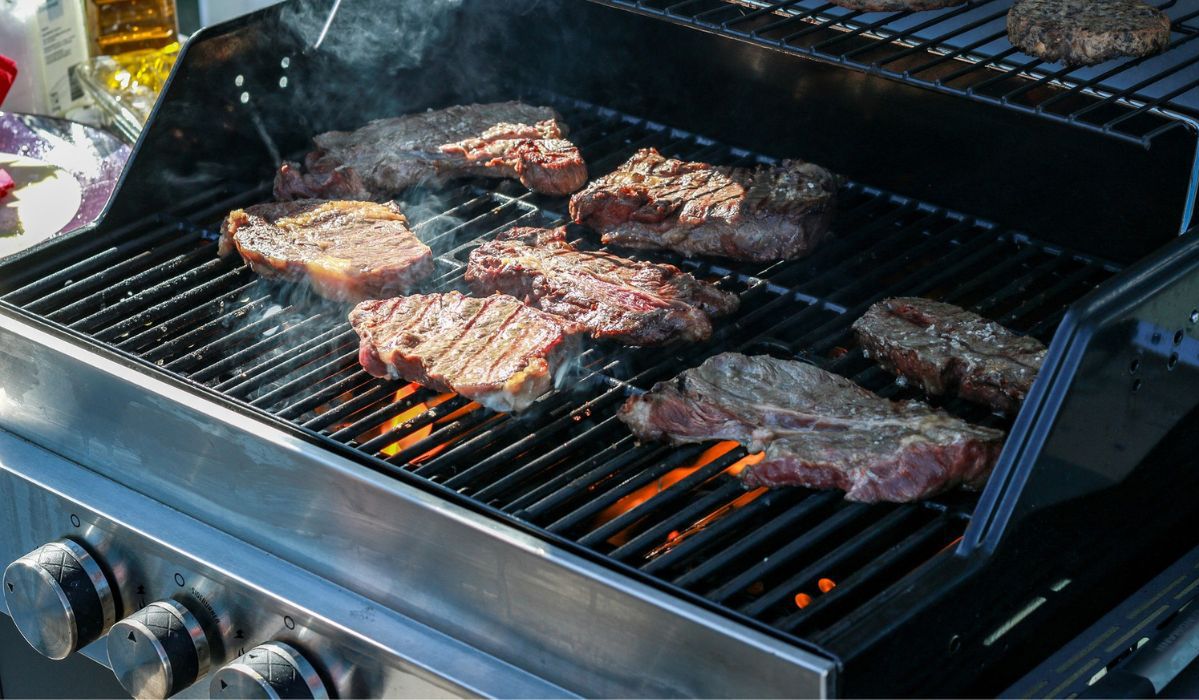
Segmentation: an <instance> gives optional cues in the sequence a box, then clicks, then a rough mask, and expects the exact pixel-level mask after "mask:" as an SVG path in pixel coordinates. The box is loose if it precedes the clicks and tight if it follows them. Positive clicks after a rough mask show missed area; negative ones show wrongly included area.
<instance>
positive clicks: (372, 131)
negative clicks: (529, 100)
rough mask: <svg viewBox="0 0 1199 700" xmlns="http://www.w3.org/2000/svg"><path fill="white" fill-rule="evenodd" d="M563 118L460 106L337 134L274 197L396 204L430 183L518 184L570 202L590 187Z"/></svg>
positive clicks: (278, 181)
mask: <svg viewBox="0 0 1199 700" xmlns="http://www.w3.org/2000/svg"><path fill="white" fill-rule="evenodd" d="M565 136H566V127H565V125H564V124H562V118H561V117H560V116H559V115H558V113H557V112H556V111H554V110H553V109H551V108H549V107H534V106H531V105H527V104H523V103H521V102H498V103H494V104H482V105H480V104H474V105H457V106H454V107H447V108H446V109H440V110H436V111H429V112H419V113H416V114H408V115H405V116H402V117H395V118H392V119H379V120H376V121H373V122H371V123H369V124H367V125H366V126H364V127H362V128H360V129H358V130H357V131H352V132H346V131H330V132H327V133H324V134H320V135H319V136H317V137H315V138H314V139H313V141H314V142H315V143H316V146H317V148H316V150H314V151H312V152H311V153H309V154H308V155H307V156H306V157H305V159H304V168H303V170H305V171H306V172H301V167H300V165H299V164H298V163H283V165H282V166H280V168H279V172H278V174H277V175H276V176H275V198H276V199H280V200H287V199H296V198H301V197H321V198H326V199H331V198H348V199H373V200H385V199H389V198H391V197H393V196H395V195H396V194H398V193H399V192H401V191H402V190H404V189H407V188H408V187H411V186H413V185H415V184H417V183H419V182H423V181H427V180H429V181H444V180H448V179H451V178H456V177H471V176H481V177H501V178H517V179H519V180H520V181H521V183H522V184H524V185H525V186H526V187H528V188H529V189H531V190H534V191H536V192H541V193H543V194H549V195H561V196H565V195H567V194H570V193H571V192H574V191H575V190H577V189H579V188H580V187H582V186H583V185H584V184H585V183H586V182H587V166H586V165H584V163H583V157H582V156H581V155H579V149H578V148H576V147H575V146H574V144H572V143H571V142H570V141H567V140H565Z"/></svg>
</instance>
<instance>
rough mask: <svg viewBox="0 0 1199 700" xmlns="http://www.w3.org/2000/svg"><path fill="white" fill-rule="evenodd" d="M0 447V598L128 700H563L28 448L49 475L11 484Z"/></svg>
mask: <svg viewBox="0 0 1199 700" xmlns="http://www.w3.org/2000/svg"><path fill="white" fill-rule="evenodd" d="M6 435H7V434H6V433H3V431H0V531H4V532H6V533H8V534H7V535H6V536H5V537H0V557H3V558H2V559H0V562H2V561H5V560H8V561H12V564H10V565H9V566H8V568H7V569H6V570H5V572H4V577H3V593H4V596H5V600H6V602H7V607H8V611H9V613H10V614H11V615H12V617H13V620H14V622H16V624H17V626H18V629H19V630H20V631H21V633H22V634H23V635H24V637H25V638H26V639H27V640H28V641H29V642H30V643H31V644H32V645H33V646H34V647H35V648H36V649H37V650H38V651H40V652H41V653H42V654H43V655H45V656H47V657H50V658H53V659H63V658H66V657H67V656H68V655H70V654H72V653H76V652H78V653H82V654H84V655H85V656H88V657H90V658H92V659H93V660H95V661H97V662H99V663H101V664H104V665H108V666H109V667H110V668H112V670H113V671H114V673H115V675H116V677H117V679H118V680H119V681H120V682H121V684H122V685H123V686H124V687H125V688H126V690H128V691H129V692H130V694H131V695H133V696H135V697H139V698H161V697H181V698H194V697H209V696H210V694H211V697H263V698H314V699H316V698H328V697H338V696H345V697H431V698H440V697H461V696H466V695H478V694H501V695H502V694H506V691H505V690H504V688H505V687H509V688H513V689H515V690H514V691H513V692H519V693H520V694H534V695H538V694H540V695H569V693H565V692H564V691H562V690H561V689H560V688H558V687H557V686H553V685H551V684H545V683H541V682H540V681H536V680H530V679H531V678H532V677H530V676H529V675H528V674H526V673H525V672H523V671H520V670H519V669H515V668H514V667H512V666H510V665H507V664H503V663H501V662H498V661H496V660H494V659H493V658H492V657H488V656H486V655H482V654H480V653H479V652H477V651H475V650H473V649H471V648H469V647H467V646H465V645H463V644H461V643H460V642H457V641H456V640H454V639H452V638H451V637H447V636H446V635H444V634H442V633H440V632H438V631H436V630H434V629H432V628H429V627H426V626H424V625H422V624H420V623H418V622H416V621H414V620H412V619H411V618H409V617H407V616H404V615H401V614H399V613H397V612H395V611H392V610H389V609H386V608H382V607H377V606H375V605H374V604H372V603H371V601H369V600H368V599H365V598H363V597H361V596H359V595H357V594H355V593H353V592H350V591H347V590H345V589H344V588H341V587H338V586H335V585H332V584H330V583H328V582H327V581H325V580H324V579H321V578H320V577H317V576H315V575H313V574H311V573H309V572H307V571H305V570H303V569H301V568H299V567H296V566H293V565H290V564H288V563H286V562H284V561H283V560H281V559H279V558H277V557H275V556H272V555H270V554H267V553H266V552H263V551H262V550H259V549H256V548H254V547H252V546H251V545H248V544H246V543H244V542H242V541H240V540H237V539H235V538H232V537H229V536H227V535H224V534H223V533H221V532H219V531H217V530H214V529H213V528H210V527H208V526H206V525H204V524H203V523H200V522H199V521H196V520H194V519H191V518H189V517H187V516H185V515H182V514H181V513H179V512H178V511H176V510H173V509H170V508H167V507H165V506H162V505H161V504H159V503H157V502H155V501H152V500H150V499H147V498H146V497H144V496H142V495H140V494H138V493H136V492H134V491H132V490H129V489H116V488H113V484H112V483H111V482H109V481H108V480H106V479H104V478H103V477H101V476H99V475H97V474H95V473H94V472H90V471H88V470H85V469H83V468H81V467H78V466H77V465H74V464H71V463H69V462H65V461H64V460H61V459H59V458H56V457H54V456H53V455H50V454H49V453H44V452H42V451H40V450H38V448H36V447H33V446H31V445H28V443H22V444H23V445H26V446H27V447H25V448H22V449H28V450H34V451H36V454H39V455H42V456H44V457H45V458H46V459H48V460H52V465H51V467H52V468H47V469H45V470H41V471H37V476H38V477H40V478H41V480H40V481H39V479H38V478H32V477H30V476H26V475H24V474H22V473H19V472H17V471H16V470H14V469H13V468H12V467H11V465H13V464H18V462H15V461H11V460H9V459H7V458H9V457H10V455H8V454H7V453H6V449H8V447H7V445H6V443H5V440H4V438H5V436H6ZM20 464H21V467H22V469H23V470H24V471H29V469H28V468H30V467H32V466H33V463H32V462H20ZM35 471H36V470H35ZM105 489H107V491H105ZM72 492H75V493H76V494H78V497H72ZM85 498H86V503H85V502H84V501H85ZM39 543H47V544H39ZM0 612H3V610H0ZM410 654H411V656H410ZM420 654H426V655H427V658H426V659H423V660H422V659H420V658H419V655H420ZM414 657H416V658H414ZM431 659H439V660H440V661H441V662H443V663H444V665H436V664H434V663H430V660H431ZM463 668H475V669H481V672H482V671H486V673H487V675H488V676H489V677H491V678H494V679H496V682H497V687H496V688H495V689H494V690H493V691H488V690H487V689H486V688H484V687H476V686H473V685H466V684H462V683H459V682H458V681H457V680H455V679H454V676H453V673H454V671H455V669H463ZM505 674H508V676H509V677H507V678H506V677H505Z"/></svg>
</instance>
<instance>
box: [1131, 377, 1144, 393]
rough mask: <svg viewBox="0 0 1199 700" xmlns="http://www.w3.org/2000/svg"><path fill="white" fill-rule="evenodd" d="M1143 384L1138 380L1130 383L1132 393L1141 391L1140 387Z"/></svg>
mask: <svg viewBox="0 0 1199 700" xmlns="http://www.w3.org/2000/svg"><path fill="white" fill-rule="evenodd" d="M1142 384H1144V382H1142V381H1141V380H1140V379H1137V380H1134V381H1133V383H1132V393H1134V394H1135V393H1137V392H1138V391H1140V390H1141V385H1142Z"/></svg>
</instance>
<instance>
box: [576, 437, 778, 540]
mask: <svg viewBox="0 0 1199 700" xmlns="http://www.w3.org/2000/svg"><path fill="white" fill-rule="evenodd" d="M735 447H737V443H736V442H733V441H731V440H726V441H724V442H718V443H716V444H715V445H713V446H711V447H709V448H708V449H706V450H704V451H703V453H701V454H700V456H699V457H696V459H695V461H694V462H692V463H691V464H689V465H687V466H685V467H679V468H678V469H672V470H670V471H669V472H667V473H666V474H664V475H663V476H661V477H659V478H658V480H657V481H655V482H653V483H652V484H646V485H645V486H642V487H641V488H639V489H637V490H636V491H634V492H632V493H630V494H629V495H627V496H625V497H624V498H622V499H620V500H619V501H617V502H615V503H613V504H612V505H610V506H608V507H607V508H605V509H604V510H603V511H601V512H600V514H599V516H598V517H597V518H596V520H597V521H598V522H597V524H599V525H602V524H604V523H606V522H608V521H609V520H612V519H613V518H616V517H618V516H620V515H623V514H624V513H627V512H629V511H630V510H633V509H634V508H636V507H637V506H639V505H641V504H642V503H645V502H646V501H648V500H649V499H651V498H653V497H654V496H657V495H658V494H659V493H661V492H663V491H665V490H666V489H668V488H670V487H671V486H674V485H675V484H677V483H678V482H680V481H682V480H683V479H686V478H687V477H689V476H691V475H692V474H694V473H695V472H696V470H698V469H700V468H702V467H704V466H706V465H708V464H710V463H712V462H714V461H716V460H717V459H720V458H721V457H723V456H724V455H726V454H728V453H729V452H731V451H732V450H733V448H735ZM763 456H764V455H763V454H762V453H758V454H752V455H747V456H745V457H743V458H742V459H739V460H737V461H736V462H735V463H733V464H732V465H731V466H730V467H729V468H728V469H726V470H725V473H726V474H732V475H733V476H736V475H737V474H740V473H741V472H742V471H744V470H745V468H746V467H748V466H749V465H751V464H756V463H758V462H760V461H761V460H762V457H763Z"/></svg>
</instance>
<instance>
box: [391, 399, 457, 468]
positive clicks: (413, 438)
mask: <svg viewBox="0 0 1199 700" xmlns="http://www.w3.org/2000/svg"><path fill="white" fill-rule="evenodd" d="M412 387H417V388H419V385H416V384H409V385H408V386H405V387H402V388H401V389H400V390H399V391H397V392H396V395H395V399H394V400H395V401H400V400H402V399H403V398H405V397H407V396H411V395H412V394H413V393H415V391H416V390H415V389H413V388H412ZM454 396H455V394H438V395H437V396H434V397H433V398H431V399H429V400H428V401H421V402H419V403H417V404H416V405H414V406H413V407H412V408H409V409H408V410H406V411H404V412H402V413H400V414H399V415H397V416H395V417H394V418H391V419H389V420H388V421H387V422H386V423H384V424H383V425H381V426H379V427H378V428H377V429H375V430H373V431H371V432H373V433H375V434H376V435H383V434H385V433H387V432H389V431H391V430H394V429H395V428H397V427H399V426H401V425H403V424H404V423H406V422H408V421H410V420H412V419H413V418H416V417H417V416H419V415H421V414H422V413H424V412H425V411H428V410H429V409H430V408H433V407H434V406H438V405H441V404H443V403H445V402H446V401H449V400H450V399H452V398H454ZM432 434H433V423H430V424H428V425H426V426H424V427H421V428H417V429H416V430H414V431H412V432H411V433H408V434H407V435H405V436H404V437H403V438H401V439H400V440H397V441H396V442H393V443H391V444H390V445H388V446H387V447H384V448H383V449H382V450H379V451H380V452H382V453H383V454H385V455H387V456H388V457H394V456H395V455H397V454H399V453H400V451H401V450H404V449H406V448H408V447H410V446H412V445H415V444H416V443H418V442H420V441H421V440H424V439H425V438H427V437H429V436H430V435H432Z"/></svg>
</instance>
